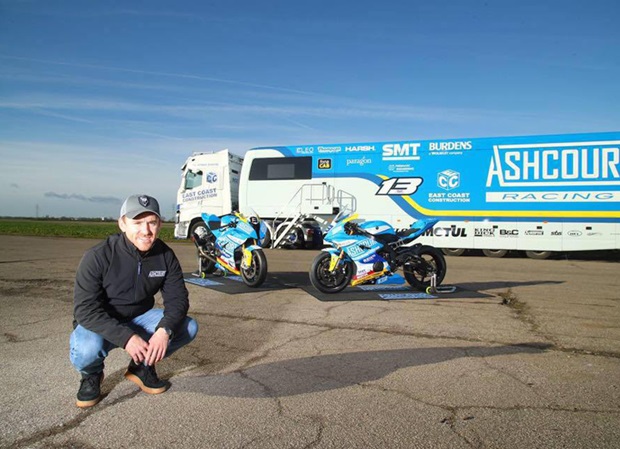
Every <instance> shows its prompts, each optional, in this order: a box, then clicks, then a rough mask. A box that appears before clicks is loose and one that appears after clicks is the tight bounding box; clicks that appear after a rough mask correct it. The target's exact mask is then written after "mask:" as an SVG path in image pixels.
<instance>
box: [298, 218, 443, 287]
mask: <svg viewBox="0 0 620 449" xmlns="http://www.w3.org/2000/svg"><path fill="white" fill-rule="evenodd" d="M356 218H357V214H354V215H350V214H348V213H347V212H346V211H343V212H341V213H340V214H338V215H337V216H336V217H335V218H334V220H333V221H332V224H331V227H330V228H329V230H328V232H327V234H326V235H325V236H324V238H323V240H324V241H325V242H326V243H327V244H330V245H331V247H329V248H325V249H323V250H322V251H321V253H320V254H319V255H317V256H316V257H315V259H314V261H313V262H312V267H311V269H310V282H311V283H312V285H313V286H314V287H315V288H316V289H317V290H319V291H321V292H323V293H338V292H340V291H342V290H343V289H344V288H345V287H346V286H348V285H351V286H356V285H361V284H374V283H381V282H382V281H385V280H386V279H384V278H386V277H388V276H392V275H393V274H394V273H396V271H397V270H399V269H401V268H402V270H403V275H404V277H405V280H406V281H407V282H408V283H409V285H411V286H412V287H414V288H416V289H419V290H422V291H427V290H428V289H429V288H435V287H436V286H439V285H440V284H441V282H442V281H443V279H444V277H445V275H446V270H447V267H446V260H445V258H444V256H443V254H442V253H441V251H440V250H438V249H437V248H435V247H433V246H429V245H422V244H420V243H415V244H414V243H413V241H414V240H415V239H416V238H418V237H419V236H420V235H422V234H424V232H425V231H426V230H428V229H431V228H432V227H433V226H434V225H435V224H436V223H437V222H438V221H439V220H437V219H434V218H433V219H420V220H417V221H416V222H414V223H413V224H412V225H411V227H410V228H409V229H406V230H402V231H396V230H395V229H394V228H393V227H392V226H390V225H389V224H388V223H386V222H384V221H379V220H373V221H365V222H362V223H355V222H353V221H352V220H355V219H356Z"/></svg>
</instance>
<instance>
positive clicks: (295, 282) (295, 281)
mask: <svg viewBox="0 0 620 449" xmlns="http://www.w3.org/2000/svg"><path fill="white" fill-rule="evenodd" d="M185 282H187V283H190V284H194V285H198V286H200V287H206V288H211V289H213V290H216V291H219V292H222V293H226V294H229V295H234V294H240V293H251V292H257V291H278V290H284V289H289V288H300V289H302V290H303V291H305V292H306V293H308V294H309V295H311V296H313V297H314V298H316V299H318V300H319V301H404V300H416V299H417V300H420V299H422V300H424V299H426V300H428V299H457V298H459V299H464V298H481V297H486V296H488V295H484V294H481V293H479V292H475V291H469V290H464V289H462V288H459V287H457V288H456V291H455V292H453V293H436V294H428V293H425V292H420V291H416V290H413V289H412V288H411V287H409V285H361V286H358V287H347V288H345V289H344V290H343V291H341V292H339V293H334V294H328V293H322V292H320V291H318V290H317V289H315V288H314V287H313V286H312V285H311V284H310V280H309V278H308V275H307V274H306V273H269V275H268V276H267V279H266V280H265V283H264V284H263V285H261V286H260V287H257V288H252V287H248V286H247V285H245V284H244V283H243V281H242V280H241V277H239V276H207V278H205V279H202V278H200V277H197V276H195V275H194V274H192V273H187V274H186V275H185Z"/></svg>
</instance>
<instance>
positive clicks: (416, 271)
mask: <svg viewBox="0 0 620 449" xmlns="http://www.w3.org/2000/svg"><path fill="white" fill-rule="evenodd" d="M447 271H448V267H447V265H446V259H445V258H444V256H443V253H442V252H441V251H439V250H438V249H437V248H435V247H433V246H422V247H421V248H420V249H419V250H418V251H417V252H416V253H414V254H412V255H411V257H410V258H409V259H408V260H407V261H406V262H405V264H404V265H403V273H404V275H405V280H406V281H407V283H409V285H411V286H412V287H413V288H415V289H417V290H420V291H423V292H424V291H426V289H427V288H428V287H430V286H431V279H432V277H433V275H436V276H437V277H436V285H440V284H441V283H442V282H443V280H444V278H445V277H446V272H447Z"/></svg>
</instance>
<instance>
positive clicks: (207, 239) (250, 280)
mask: <svg viewBox="0 0 620 449" xmlns="http://www.w3.org/2000/svg"><path fill="white" fill-rule="evenodd" d="M202 220H203V221H204V224H205V226H198V227H197V228H196V229H195V231H194V233H193V235H192V240H193V241H194V243H195V244H196V247H197V248H198V266H199V272H200V273H199V274H200V276H201V277H203V278H204V277H205V276H206V275H207V274H212V273H215V272H216V271H218V270H219V273H220V274H222V275H226V274H227V273H234V274H236V275H240V276H241V278H242V279H243V282H244V283H245V284H246V285H247V286H248V287H258V286H260V285H261V284H262V283H263V282H265V279H266V278H267V258H266V257H265V253H264V252H263V249H262V248H261V246H260V245H259V243H258V242H259V241H260V240H262V239H264V237H265V233H266V230H267V227H266V226H265V223H263V222H262V221H260V220H259V219H258V218H257V217H249V218H246V217H245V216H244V215H243V214H241V213H239V212H235V213H233V214H228V215H224V216H222V217H218V216H217V215H213V214H205V213H203V214H202Z"/></svg>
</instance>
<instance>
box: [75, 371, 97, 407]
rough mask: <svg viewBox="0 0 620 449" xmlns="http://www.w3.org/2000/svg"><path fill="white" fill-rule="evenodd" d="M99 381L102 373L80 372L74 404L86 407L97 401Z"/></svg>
mask: <svg viewBox="0 0 620 449" xmlns="http://www.w3.org/2000/svg"><path fill="white" fill-rule="evenodd" d="M101 382H103V373H95V374H82V380H80V389H79V390H78V393H77V401H76V403H75V405H77V406H78V407H80V408H87V407H92V406H93V405H95V404H96V403H97V402H99V401H100V400H101Z"/></svg>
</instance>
